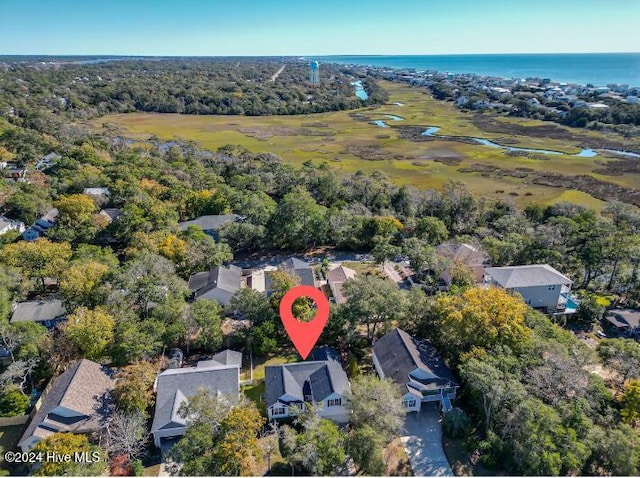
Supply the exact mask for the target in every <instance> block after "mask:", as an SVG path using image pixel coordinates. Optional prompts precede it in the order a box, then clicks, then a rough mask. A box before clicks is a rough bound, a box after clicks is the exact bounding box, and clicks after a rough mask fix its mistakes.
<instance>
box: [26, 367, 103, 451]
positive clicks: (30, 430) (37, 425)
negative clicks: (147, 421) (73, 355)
mask: <svg viewBox="0 0 640 478" xmlns="http://www.w3.org/2000/svg"><path fill="white" fill-rule="evenodd" d="M114 384H115V379H114V372H113V370H112V369H111V368H109V367H105V366H103V365H100V364H97V363H95V362H92V361H91V360H87V359H82V360H78V361H76V362H74V363H73V364H72V365H71V366H70V367H69V368H67V370H65V371H64V372H63V373H62V374H61V375H59V376H58V377H56V378H55V379H54V380H53V382H52V383H51V386H50V388H49V390H48V391H46V390H45V394H44V395H43V397H44V398H42V399H41V400H42V402H41V405H40V408H38V411H37V412H36V414H35V415H34V416H33V418H32V419H31V422H30V423H29V425H28V426H27V429H26V430H25V432H24V434H23V435H22V438H21V439H20V441H19V442H18V445H19V446H20V448H21V449H22V451H23V452H26V451H28V450H29V449H31V448H32V447H33V446H34V445H35V444H36V443H38V442H39V441H40V440H43V439H44V438H46V437H48V436H50V435H53V434H54V433H57V432H69V433H79V434H90V435H95V434H100V433H101V432H102V431H103V430H105V428H106V426H107V422H108V420H109V417H110V415H111V411H112V410H113V407H112V399H111V390H112V389H113V387H114Z"/></svg>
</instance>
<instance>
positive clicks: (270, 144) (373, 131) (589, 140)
mask: <svg viewBox="0 0 640 478" xmlns="http://www.w3.org/2000/svg"><path fill="white" fill-rule="evenodd" d="M381 85H382V86H383V87H384V88H385V89H386V90H387V91H388V92H389V95H390V99H389V104H387V105H380V106H375V107H368V108H361V109H359V110H355V111H340V112H332V113H319V114H313V115H298V116H214V115H211V116H204V115H202V116H197V115H179V114H156V113H129V114H117V115H108V116H104V117H101V118H97V119H94V120H92V121H91V123H90V125H91V127H92V128H93V129H94V130H96V131H101V130H103V129H104V126H105V125H106V124H110V125H114V126H116V127H118V128H120V130H121V131H122V134H123V135H125V136H128V137H132V138H137V139H141V140H146V139H149V138H151V137H154V136H155V137H157V138H159V139H162V140H170V139H175V138H179V139H187V140H191V141H195V142H197V143H199V144H200V145H201V146H202V147H203V148H206V149H210V150H216V149H217V148H218V147H220V146H224V145H227V144H238V145H242V146H244V147H246V148H247V149H249V150H251V151H254V152H263V151H264V152H272V153H275V154H277V155H279V156H281V157H282V158H283V159H284V160H285V161H287V162H290V163H292V164H295V165H301V164H302V163H304V162H305V161H308V160H311V161H313V162H314V163H316V164H319V163H323V162H326V163H328V164H330V165H331V166H333V167H335V168H336V169H338V170H340V171H343V172H344V173H351V172H355V171H358V170H362V171H365V172H372V171H375V170H379V171H382V172H384V173H385V174H386V175H388V176H389V177H390V178H391V179H392V180H393V181H395V182H396V183H397V184H401V185H411V186H414V187H417V188H420V189H427V188H434V189H439V188H441V187H442V186H443V185H444V184H445V183H446V182H447V181H449V180H458V181H462V182H463V183H465V184H466V185H467V187H468V188H469V189H470V190H471V191H473V192H475V193H478V194H481V195H484V196H485V197H488V198H493V199H495V198H511V199H512V200H514V201H515V202H516V203H518V204H520V205H523V204H527V203H531V202H537V203H546V204H551V203H554V202H558V201H571V202H575V203H580V204H583V205H585V206H588V207H592V208H596V209H600V208H601V207H602V206H603V204H604V202H603V200H606V199H608V198H609V197H611V194H612V193H611V190H614V189H615V190H619V191H624V190H627V191H628V190H632V189H634V188H637V187H638V185H640V159H637V158H636V159H629V158H624V157H622V156H619V155H616V154H615V153H603V152H602V151H598V155H597V156H595V157H578V156H575V154H577V153H579V152H580V151H581V149H582V148H598V147H606V148H611V149H621V150H626V149H634V150H638V149H640V140H638V139H635V140H631V139H624V138H623V137H622V136H620V135H617V134H614V133H609V134H604V133H600V132H596V131H590V130H586V129H575V128H569V127H564V126H561V125H557V124H555V123H550V122H542V121H535V120H528V119H519V118H512V117H505V116H498V115H495V114H492V113H484V114H476V113H465V112H461V111H459V110H457V109H456V108H455V107H454V106H453V105H452V104H451V103H446V102H442V101H438V100H435V99H433V98H432V97H431V96H430V95H429V93H428V92H427V91H426V90H425V89H424V88H416V87H411V86H408V85H405V84H399V83H391V82H381ZM398 103H400V104H398ZM387 115H394V116H398V117H401V118H402V120H394V119H392V118H391V117H388V116H387ZM375 120H382V121H384V122H385V124H386V125H388V127H379V126H376V125H375V124H372V121H375ZM431 126H437V127H439V128H440V130H439V131H438V133H437V134H438V135H447V136H468V137H480V138H486V139H489V140H491V141H493V142H496V143H499V144H502V145H505V146H512V147H521V148H533V149H544V150H553V151H561V152H563V153H565V154H559V155H542V154H526V155H513V154H510V153H508V152H506V151H505V150H502V149H497V148H491V147H488V146H484V145H481V144H474V143H471V142H469V141H466V142H464V141H456V140H451V139H445V138H438V137H425V136H422V135H420V132H421V131H422V129H423V128H424V129H426V128H427V127H431ZM603 154H606V155H607V156H604V155H603ZM633 162H635V163H636V164H635V165H633ZM549 175H551V176H553V178H554V179H553V181H548V180H546V179H545V178H547V177H548V176H549ZM580 176H585V177H586V179H587V180H588V181H587V183H586V184H585V183H584V181H582V180H579V179H576V177H580ZM541 177H542V179H541ZM589 177H590V178H589ZM589 180H591V182H589ZM592 180H597V181H596V182H597V183H598V184H599V185H602V184H603V183H604V186H603V187H604V189H603V190H602V191H599V192H594V191H595V190H596V189H598V188H597V187H594V186H593V184H592V182H593V181H592ZM550 182H551V183H553V185H552V186H551V185H548V184H549V183H550ZM592 194H593V195H592ZM630 202H631V201H630Z"/></svg>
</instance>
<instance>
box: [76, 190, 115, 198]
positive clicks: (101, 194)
mask: <svg viewBox="0 0 640 478" xmlns="http://www.w3.org/2000/svg"><path fill="white" fill-rule="evenodd" d="M82 194H86V195H87V196H93V197H95V198H99V199H108V198H109V196H111V191H109V188H84V189H83V190H82Z"/></svg>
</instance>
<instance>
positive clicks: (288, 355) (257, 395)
mask: <svg viewBox="0 0 640 478" xmlns="http://www.w3.org/2000/svg"><path fill="white" fill-rule="evenodd" d="M298 360H300V357H299V356H298V355H297V354H295V353H294V352H293V350H290V349H285V350H283V351H282V352H281V354H280V355H277V356H275V357H254V359H253V384H252V385H245V386H243V388H242V393H244V395H245V397H247V398H248V399H249V400H251V401H253V402H254V403H255V404H256V406H257V407H258V410H260V413H262V414H263V415H264V416H266V415H267V409H266V404H265V402H264V397H265V385H264V374H265V370H264V369H265V367H266V366H267V365H280V364H283V363H290V362H297V361H298Z"/></svg>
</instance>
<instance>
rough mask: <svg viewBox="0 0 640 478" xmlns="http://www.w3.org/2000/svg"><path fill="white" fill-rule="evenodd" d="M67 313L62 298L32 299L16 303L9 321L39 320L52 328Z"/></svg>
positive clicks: (13, 322) (14, 322)
mask: <svg viewBox="0 0 640 478" xmlns="http://www.w3.org/2000/svg"><path fill="white" fill-rule="evenodd" d="M66 314H67V311H66V310H65V308H64V306H63V305H62V301H60V300H57V299H53V300H32V301H29V302H19V303H18V304H15V305H14V307H13V313H12V314H11V319H10V320H9V322H10V323H12V324H16V323H18V322H37V323H39V324H41V325H44V326H45V327H47V328H48V329H51V328H53V327H55V326H56V325H58V323H59V322H60V321H61V320H63V319H64V317H65V315H66Z"/></svg>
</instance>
